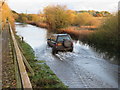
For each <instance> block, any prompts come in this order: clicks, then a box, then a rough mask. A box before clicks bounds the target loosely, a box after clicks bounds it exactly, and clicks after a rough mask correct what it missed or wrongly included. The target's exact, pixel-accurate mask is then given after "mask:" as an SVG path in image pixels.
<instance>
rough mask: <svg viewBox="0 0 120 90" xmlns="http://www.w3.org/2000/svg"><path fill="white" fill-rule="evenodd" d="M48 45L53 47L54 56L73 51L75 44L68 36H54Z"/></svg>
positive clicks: (48, 41)
mask: <svg viewBox="0 0 120 90" xmlns="http://www.w3.org/2000/svg"><path fill="white" fill-rule="evenodd" d="M47 43H48V46H50V47H52V53H53V54H57V53H58V51H70V52H72V51H73V42H72V39H71V37H70V35H68V34H53V35H52V36H51V37H50V38H49V39H48V40H47Z"/></svg>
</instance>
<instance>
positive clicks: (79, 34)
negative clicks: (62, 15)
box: [59, 28, 95, 40]
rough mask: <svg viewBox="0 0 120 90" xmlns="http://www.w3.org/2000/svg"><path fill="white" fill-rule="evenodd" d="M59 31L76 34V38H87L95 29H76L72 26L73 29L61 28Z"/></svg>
mask: <svg viewBox="0 0 120 90" xmlns="http://www.w3.org/2000/svg"><path fill="white" fill-rule="evenodd" d="M59 32H61V33H68V34H70V35H72V36H74V38H76V39H80V40H86V39H87V38H88V36H89V35H90V34H92V33H93V32H95V31H93V30H75V29H73V28H71V29H70V28H69V29H60V30H59Z"/></svg>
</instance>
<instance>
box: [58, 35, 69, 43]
mask: <svg viewBox="0 0 120 90" xmlns="http://www.w3.org/2000/svg"><path fill="white" fill-rule="evenodd" d="M64 40H71V38H70V37H69V36H67V35H64V36H58V38H57V41H58V42H60V41H64Z"/></svg>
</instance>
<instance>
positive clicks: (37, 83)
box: [17, 36, 68, 89]
mask: <svg viewBox="0 0 120 90" xmlns="http://www.w3.org/2000/svg"><path fill="white" fill-rule="evenodd" d="M17 39H18V41H19V43H20V45H21V47H22V49H23V51H24V52H23V54H24V56H25V57H26V59H27V60H28V62H29V64H30V66H31V67H32V69H33V71H34V73H35V75H34V76H32V75H31V74H30V73H28V75H29V77H30V80H31V83H32V86H33V88H62V89H67V88H68V87H67V86H65V85H64V84H63V83H62V82H61V81H60V79H59V78H58V77H57V76H56V75H55V74H54V73H53V71H52V70H51V69H50V67H49V66H48V65H46V62H45V61H44V60H40V61H38V60H36V59H35V55H34V51H33V49H32V48H31V46H30V45H28V44H27V43H25V42H21V40H20V38H19V37H18V36H17Z"/></svg>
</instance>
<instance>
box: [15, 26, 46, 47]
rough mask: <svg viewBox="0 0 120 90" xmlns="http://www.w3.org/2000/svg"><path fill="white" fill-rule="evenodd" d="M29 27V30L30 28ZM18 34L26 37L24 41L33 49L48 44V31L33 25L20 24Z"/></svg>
mask: <svg viewBox="0 0 120 90" xmlns="http://www.w3.org/2000/svg"><path fill="white" fill-rule="evenodd" d="M28 27H29V28H28ZM16 30H17V32H18V33H17V34H18V35H20V36H23V37H24V40H25V41H26V42H27V43H29V44H30V46H32V48H33V49H35V48H38V47H41V46H44V45H45V44H46V40H47V39H46V33H47V30H46V29H41V28H38V27H36V28H35V27H34V26H31V25H25V26H24V25H23V24H19V25H17V27H16Z"/></svg>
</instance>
